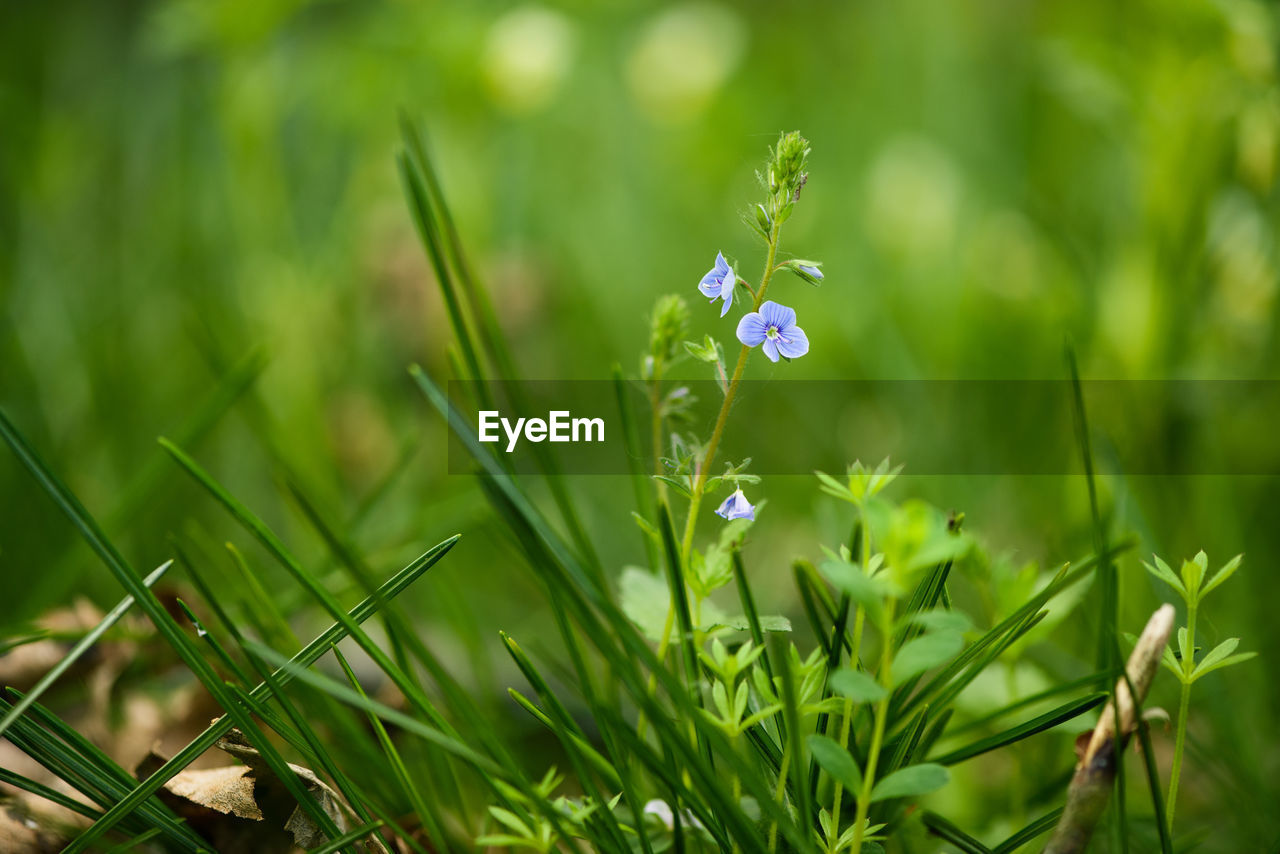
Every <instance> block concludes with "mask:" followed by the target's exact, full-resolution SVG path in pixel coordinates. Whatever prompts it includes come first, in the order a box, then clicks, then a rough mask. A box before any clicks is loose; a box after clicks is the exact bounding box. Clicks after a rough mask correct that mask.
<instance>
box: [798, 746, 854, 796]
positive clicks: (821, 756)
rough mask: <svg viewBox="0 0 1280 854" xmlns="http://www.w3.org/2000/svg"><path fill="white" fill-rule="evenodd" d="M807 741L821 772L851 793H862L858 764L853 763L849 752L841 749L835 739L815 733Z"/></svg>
mask: <svg viewBox="0 0 1280 854" xmlns="http://www.w3.org/2000/svg"><path fill="white" fill-rule="evenodd" d="M807 741H808V744H809V751H810V752H811V753H812V754H813V758H814V761H816V762H817V763H818V765H820V766H821V767H822V770H823V771H826V772H827V773H828V774H830V775H831V779H833V780H838V781H839V782H840V785H842V786H844V787H845V788H846V789H848V790H849V791H851V792H860V791H862V772H861V771H859V770H858V763H856V762H854V761H853V757H852V756H851V755H849V751H847V750H845V749H844V748H843V747H841V746H840V745H839V744H838V743H837V742H836V741H835V739H833V738H829V737H827V736H825V735H818V734H816V733H815V734H814V735H811V736H809V738H808V739H807Z"/></svg>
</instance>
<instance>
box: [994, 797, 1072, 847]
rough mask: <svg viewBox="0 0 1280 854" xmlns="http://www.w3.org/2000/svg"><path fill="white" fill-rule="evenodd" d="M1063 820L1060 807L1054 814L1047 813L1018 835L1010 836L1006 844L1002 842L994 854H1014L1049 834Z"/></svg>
mask: <svg viewBox="0 0 1280 854" xmlns="http://www.w3.org/2000/svg"><path fill="white" fill-rule="evenodd" d="M1060 818H1062V807H1058V808H1057V809H1056V810H1053V811H1052V812H1048V813H1045V814H1044V815H1042V816H1040V818H1038V819H1036V820H1035V821H1033V822H1031V823H1030V824H1028V825H1027V826H1026V827H1024V828H1022V830H1019V831H1018V832H1017V833H1015V834H1013V836H1010V837H1009V838H1008V839H1006V840H1005V841H1004V842H1001V843H1000V844H999V845H997V846H996V847H995V848H994V849H993V850H992V854H1013V852H1014V851H1017V850H1018V849H1019V848H1021V847H1022V846H1023V845H1026V844H1027V843H1028V842H1030V841H1031V840H1033V839H1035V838H1036V837H1037V836H1040V835H1042V834H1045V833H1048V832H1049V831H1050V830H1053V826H1054V825H1055V824H1057V823H1058V819H1060Z"/></svg>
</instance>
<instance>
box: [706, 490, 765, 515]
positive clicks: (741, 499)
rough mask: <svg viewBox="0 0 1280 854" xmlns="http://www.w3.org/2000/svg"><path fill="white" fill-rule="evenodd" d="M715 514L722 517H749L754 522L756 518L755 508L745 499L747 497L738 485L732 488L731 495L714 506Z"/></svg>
mask: <svg viewBox="0 0 1280 854" xmlns="http://www.w3.org/2000/svg"><path fill="white" fill-rule="evenodd" d="M716 515H717V516H720V517H721V518H722V519H750V520H751V521H753V522H754V521H755V518H756V508H755V506H754V505H753V504H752V503H751V502H750V501H748V500H747V497H746V496H745V495H743V494H742V487H738V489H736V490H734V493H733V495H730V496H729V497H728V498H726V499H725V500H724V501H723V502H722V503H721V504H720V506H719V507H718V508H716Z"/></svg>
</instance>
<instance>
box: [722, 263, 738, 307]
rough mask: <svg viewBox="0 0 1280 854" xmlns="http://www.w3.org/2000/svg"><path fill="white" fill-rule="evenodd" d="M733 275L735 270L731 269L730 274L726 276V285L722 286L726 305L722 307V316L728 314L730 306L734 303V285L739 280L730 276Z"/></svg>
mask: <svg viewBox="0 0 1280 854" xmlns="http://www.w3.org/2000/svg"><path fill="white" fill-rule="evenodd" d="M732 275H733V271H732V270H730V271H729V276H726V277H725V280H724V286H723V287H721V288H720V296H722V297H724V307H723V308H721V309H720V316H721V317H724V316H725V315H726V314H728V313H729V306H731V305H733V291H734V285H736V284H737V283H738V282H737V279H731V278H730V276H732Z"/></svg>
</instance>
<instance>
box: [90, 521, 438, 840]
mask: <svg viewBox="0 0 1280 854" xmlns="http://www.w3.org/2000/svg"><path fill="white" fill-rule="evenodd" d="M457 541H458V536H456V535H455V536H453V537H451V538H449V539H448V540H445V541H444V542H442V543H440V544H439V545H436V546H434V547H432V548H431V549H430V550H428V551H427V552H426V553H424V554H422V555H421V556H419V557H418V558H417V559H416V560H414V561H413V562H411V563H410V564H409V565H408V566H406V567H405V568H404V569H402V570H400V572H398V573H397V574H396V575H395V576H393V577H392V578H391V579H389V580H388V581H387V582H386V583H385V584H384V585H382V587H380V588H379V589H378V594H379V596H380V597H381V599H382V600H384V601H389V600H390V599H393V598H394V597H395V596H397V595H399V594H400V593H401V592H402V591H403V590H404V589H405V588H407V587H408V586H409V585H410V584H412V583H413V582H414V581H416V580H417V579H418V578H419V577H420V576H421V575H422V574H423V573H424V572H426V571H427V570H428V569H430V568H431V567H432V566H435V564H436V563H437V562H438V561H439V560H440V559H441V558H443V557H444V556H445V555H446V554H447V553H448V552H449V550H450V549H452V548H453V546H454V545H455V544H456V543H457ZM375 610H376V603H375V600H374V598H373V597H370V598H368V599H365V600H364V601H363V602H361V603H360V604H359V605H357V606H356V607H355V608H353V609H352V610H351V611H350V613H349V615H348V616H349V617H350V618H351V619H352V620H354V621H356V622H357V623H362V622H364V621H365V620H367V619H369V617H371V616H373V614H374V611H375ZM346 636H347V630H346V624H345V623H342V622H337V623H334V624H333V625H332V626H330V627H329V628H328V629H327V630H325V631H324V632H322V633H321V634H320V635H318V636H317V637H316V638H315V639H313V640H312V641H311V643H309V644H307V646H306V647H304V648H303V649H302V650H301V651H299V652H298V653H297V654H296V655H294V656H293V658H291V659H289V660H290V661H291V662H292V663H293V664H294V665H301V666H309V665H311V664H312V663H314V662H315V661H316V660H317V659H319V658H320V656H321V655H323V654H324V653H325V652H326V651H328V649H329V647H330V646H331V645H332V644H334V643H337V642H338V641H340V640H342V639H343V638H345V637H346ZM292 673H293V671H291V670H282V669H277V670H276V671H275V672H274V674H273V675H274V676H275V677H276V678H277V679H278V680H280V684H282V685H283V684H286V683H287V682H288V681H289V680H290V679H291V678H292ZM268 690H269V689H268V688H267V686H266V685H263V684H259V685H258V687H256V688H255V689H254V690H253V691H252V692H251V693H250V696H253V697H254V698H255V699H265V698H266V696H267V693H268ZM231 727H232V722H231V720H230V718H229V717H228V716H227V715H223V716H222V717H220V718H218V719H217V720H216V721H214V722H213V723H212V724H210V725H209V727H208V728H207V729H206V730H205V731H204V732H203V733H201V734H200V735H198V736H196V738H195V739H193V740H192V741H191V742H190V743H189V744H188V745H187V746H186V747H184V748H183V749H182V750H180V751H178V752H177V753H176V754H175V755H174V756H173V758H171V759H170V760H169V761H168V762H166V763H164V765H162V766H161V767H160V768H158V769H157V770H156V771H155V772H154V773H153V774H152V775H151V776H150V777H148V778H147V779H146V780H143V781H142V782H141V783H139V784H138V785H137V786H136V787H135V788H134V789H133V790H132V791H131V792H129V794H128V795H126V796H125V797H124V798H123V799H121V800H120V801H119V802H118V803H116V804H115V805H113V806H112V807H111V808H110V809H108V810H107V811H106V812H105V813H104V814H103V815H102V817H101V818H100V819H98V821H96V822H94V823H93V825H91V826H90V827H89V828H87V829H86V830H85V831H84V832H83V833H82V834H80V836H78V837H76V839H75V840H73V841H72V843H71V845H70V846H68V847H67V849H66V852H64V854H76V852H79V851H84V850H85V849H86V848H87V847H88V846H89V845H92V844H93V842H94V841H95V840H97V839H98V838H100V837H101V836H102V834H104V833H106V832H107V831H109V830H110V829H111V828H112V827H114V826H115V824H116V823H117V822H119V821H120V820H121V819H122V818H124V817H125V816H127V815H129V814H130V813H132V812H133V811H134V810H136V809H137V808H138V806H139V805H140V804H142V803H144V802H145V801H146V799H147V798H149V797H151V796H152V795H153V794H155V792H156V791H157V790H159V789H160V787H162V786H163V785H164V784H165V783H166V782H168V781H169V780H170V779H171V778H172V777H173V775H175V774H177V773H178V772H179V771H181V770H182V769H183V768H185V767H186V766H187V765H189V764H191V762H192V761H194V760H195V758H196V757H197V756H199V755H200V754H202V753H204V752H205V751H206V750H208V749H209V748H210V747H212V746H213V745H214V743H215V742H217V740H218V739H219V738H221V737H222V736H223V735H224V734H225V733H227V732H229V731H230V730H231Z"/></svg>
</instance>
